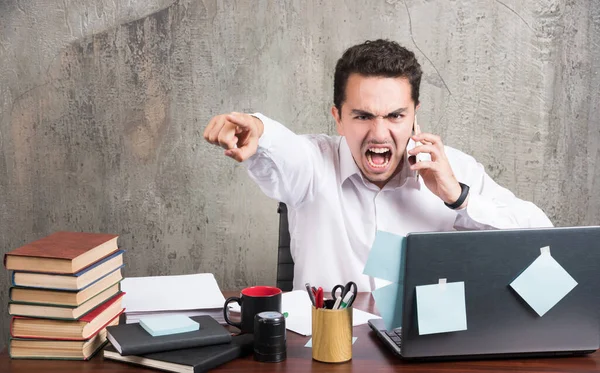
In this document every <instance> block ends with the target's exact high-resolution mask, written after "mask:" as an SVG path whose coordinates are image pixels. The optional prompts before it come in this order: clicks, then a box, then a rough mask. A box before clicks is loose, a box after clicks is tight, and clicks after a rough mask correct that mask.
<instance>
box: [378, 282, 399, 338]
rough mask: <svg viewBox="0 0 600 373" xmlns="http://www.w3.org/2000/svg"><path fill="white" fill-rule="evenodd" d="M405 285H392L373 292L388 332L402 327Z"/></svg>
mask: <svg viewBox="0 0 600 373" xmlns="http://www.w3.org/2000/svg"><path fill="white" fill-rule="evenodd" d="M403 293H404V285H402V284H398V283H391V284H389V285H387V286H384V287H381V288H379V289H376V290H373V292H372V293H371V294H373V299H375V304H376V306H377V310H378V311H379V315H381V318H382V319H383V322H384V323H385V327H386V329H387V330H392V329H396V328H399V327H401V326H402V296H403Z"/></svg>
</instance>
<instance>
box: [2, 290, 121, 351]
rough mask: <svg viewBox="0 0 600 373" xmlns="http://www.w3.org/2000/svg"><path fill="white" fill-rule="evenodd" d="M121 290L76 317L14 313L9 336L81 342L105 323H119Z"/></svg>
mask: <svg viewBox="0 0 600 373" xmlns="http://www.w3.org/2000/svg"><path fill="white" fill-rule="evenodd" d="M124 294H125V293H120V294H118V295H117V296H115V297H113V298H112V299H110V300H109V301H107V302H104V303H103V304H101V305H100V306H98V307H96V308H95V309H94V310H92V311H91V312H89V313H87V314H86V315H85V316H82V317H81V318H79V320H73V321H70V320H54V319H39V318H29V317H20V316H15V317H13V318H12V320H11V323H10V335H11V336H12V337H13V338H33V339H52V340H69V341H83V340H87V339H90V338H92V337H94V336H95V335H96V334H98V332H99V331H101V330H102V329H104V328H105V327H106V326H108V325H112V324H113V323H114V322H115V321H117V322H118V318H119V316H120V315H121V314H122V313H123V311H124V309H123V307H122V304H121V303H122V299H123V295H124Z"/></svg>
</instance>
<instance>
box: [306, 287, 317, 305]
mask: <svg viewBox="0 0 600 373" xmlns="http://www.w3.org/2000/svg"><path fill="white" fill-rule="evenodd" d="M304 286H306V291H307V292H308V297H309V298H310V301H311V303H312V305H313V306H316V303H315V295H314V294H313V292H312V288H311V287H310V284H309V283H308V282H307V283H306V284H305V285H304Z"/></svg>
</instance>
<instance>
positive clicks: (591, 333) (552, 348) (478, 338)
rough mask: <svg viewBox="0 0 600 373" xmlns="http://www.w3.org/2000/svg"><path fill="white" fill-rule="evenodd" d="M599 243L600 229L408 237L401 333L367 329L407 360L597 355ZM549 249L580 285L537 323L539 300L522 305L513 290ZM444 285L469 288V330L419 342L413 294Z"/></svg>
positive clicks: (375, 323)
mask: <svg viewBox="0 0 600 373" xmlns="http://www.w3.org/2000/svg"><path fill="white" fill-rule="evenodd" d="M599 243H600V227H573V228H544V229H520V230H497V231H469V232H444V233H415V234H409V235H408V236H407V237H406V247H405V251H404V259H403V268H404V276H403V286H402V287H403V294H402V297H401V301H400V302H401V303H402V304H401V306H402V317H401V319H402V327H401V328H398V329H395V330H386V327H385V324H384V321H383V320H381V319H377V320H370V321H369V326H370V327H371V328H372V329H373V330H374V331H375V333H376V334H377V335H378V337H379V338H380V339H381V340H382V341H383V342H384V344H385V346H386V347H388V348H390V349H391V350H392V351H393V352H394V353H395V354H397V355H398V356H400V357H402V358H405V359H438V360H448V359H467V358H469V359H482V358H500V357H527V356H567V355H579V354H587V353H592V352H594V351H596V350H597V349H598V348H599V345H600V342H599V341H600V322H599V315H598V311H599V310H600V276H599V273H600V244H599ZM544 247H549V250H550V254H551V256H552V258H553V259H554V260H556V262H557V263H559V264H560V266H562V268H564V270H565V271H566V272H568V274H569V275H570V276H571V277H572V278H573V279H574V280H575V282H576V285H575V286H574V287H573V288H572V289H571V290H569V291H568V293H567V294H566V295H564V297H562V298H561V299H560V301H558V303H556V304H554V305H553V306H552V307H550V308H549V309H548V310H545V311H546V312H545V313H543V312H542V313H543V314H542V315H541V316H540V311H539V309H538V307H537V306H538V305H537V304H536V303H535V302H534V300H532V299H531V298H526V297H522V296H521V295H520V294H521V293H519V292H520V291H521V289H519V288H518V287H516V286H514V287H513V286H512V285H515V283H516V279H518V278H519V277H520V276H521V275H522V274H525V272H526V270H527V269H529V266H530V265H532V263H533V262H534V261H536V259H537V258H538V257H541V256H542V255H543V250H542V254H541V253H540V248H544ZM440 278H445V279H447V281H448V283H450V282H464V304H465V307H466V309H465V314H466V325H465V328H464V329H463V330H459V329H460V328H458V329H457V330H456V331H452V332H441V333H432V334H424V333H423V332H422V331H421V334H419V313H418V311H419V310H418V307H421V305H420V304H418V303H417V291H416V288H417V287H419V286H422V285H426V284H435V283H438V279H440ZM513 281H515V282H513ZM515 289H518V291H517V290H515ZM535 296H538V298H539V294H537V295H535ZM525 299H529V303H528V301H526V300H525ZM537 301H539V299H538V300H537ZM421 329H423V325H421Z"/></svg>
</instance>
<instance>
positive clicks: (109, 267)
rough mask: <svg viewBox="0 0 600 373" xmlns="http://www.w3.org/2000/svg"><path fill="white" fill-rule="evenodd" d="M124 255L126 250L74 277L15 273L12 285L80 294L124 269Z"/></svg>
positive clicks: (110, 256) (83, 270)
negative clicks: (79, 292)
mask: <svg viewBox="0 0 600 373" xmlns="http://www.w3.org/2000/svg"><path fill="white" fill-rule="evenodd" d="M123 253H124V250H118V251H115V252H114V253H113V254H111V255H109V256H107V257H106V258H103V259H102V260H99V261H98V262H96V263H94V264H92V265H90V266H88V267H86V268H84V269H82V270H81V271H79V272H77V273H74V274H72V275H70V274H53V273H37V272H25V271H14V272H13V273H12V278H11V280H12V284H13V286H16V287H27V288H37V289H52V290H63V291H73V292H78V291H81V290H83V289H85V288H87V287H89V286H91V285H93V284H94V283H96V282H98V281H100V280H101V279H103V278H104V277H107V276H108V275H110V274H111V273H113V272H115V271H116V270H118V269H120V268H122V267H123V266H124V264H123Z"/></svg>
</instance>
